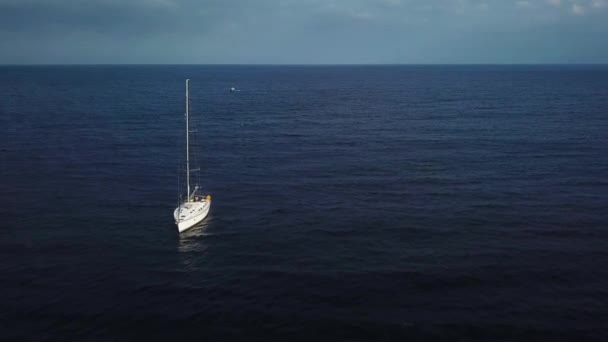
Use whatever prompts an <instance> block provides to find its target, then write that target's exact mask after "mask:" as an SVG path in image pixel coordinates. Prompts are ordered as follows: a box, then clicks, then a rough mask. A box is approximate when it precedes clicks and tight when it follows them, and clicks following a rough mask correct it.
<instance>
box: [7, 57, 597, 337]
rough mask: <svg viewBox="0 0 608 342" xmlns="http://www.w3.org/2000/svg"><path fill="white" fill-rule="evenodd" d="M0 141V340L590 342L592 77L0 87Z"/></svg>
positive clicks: (349, 75)
mask: <svg viewBox="0 0 608 342" xmlns="http://www.w3.org/2000/svg"><path fill="white" fill-rule="evenodd" d="M187 78H188V79H190V105H191V107H190V114H191V117H192V118H191V119H192V125H193V126H195V128H196V129H195V131H196V132H193V133H192V134H193V136H195V137H196V139H195V141H194V145H195V146H194V147H193V150H194V154H193V158H194V159H195V160H196V162H197V164H198V165H199V166H200V168H201V170H200V172H197V173H196V175H195V176H194V178H195V180H196V181H197V182H199V183H200V185H201V186H202V189H203V191H204V192H206V193H207V192H208V193H210V194H211V195H212V197H213V203H212V206H211V211H210V214H209V216H208V217H207V219H206V220H205V221H204V223H203V224H201V225H200V226H197V227H195V228H192V229H191V230H189V231H187V232H185V233H182V234H178V233H177V229H176V226H175V223H174V220H173V210H174V209H175V207H176V206H177V204H178V200H179V198H178V188H179V186H178V175H182V179H181V181H182V184H183V170H184V166H183V161H184V158H185V157H184V154H185V152H184V149H185V143H184V141H185V137H184V135H185V118H184V111H185V98H184V91H185V90H184V85H185V84H184V81H185V79H187ZM231 87H235V88H236V89H238V90H239V91H235V92H231V91H230V88H231ZM0 129H1V132H0V133H1V134H0V136H1V137H0V204H1V205H0V215H1V218H2V221H1V223H0V339H3V340H4V339H15V340H44V339H54V340H77V341H86V340H184V339H187V340H197V341H204V340H222V341H226V340H242V341H272V340H275V341H321V340H327V341H393V340H394V341H406V340H450V341H462V340H466V341H469V340H476V341H489V340H512V341H521V340H546V341H555V340H577V341H580V340H606V339H608V267H607V266H608V66H605V65H587V66H585V65H579V66H565V65H545V66H543V65H537V66H525V65H521V66H491V65H486V66H475V65H468V66H390V65H386V66H270V65H269V66H264V65H258V66H238V65H234V66H213V65H207V66H204V65H203V66H199V65H180V66H175V65H174V66H171V65H141V66H134V65H116V66H104V65H99V66H2V67H0Z"/></svg>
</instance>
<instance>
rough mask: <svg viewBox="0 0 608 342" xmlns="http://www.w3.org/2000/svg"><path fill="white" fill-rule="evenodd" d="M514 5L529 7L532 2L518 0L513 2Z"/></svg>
mask: <svg viewBox="0 0 608 342" xmlns="http://www.w3.org/2000/svg"><path fill="white" fill-rule="evenodd" d="M515 6H517V7H518V8H530V7H532V4H531V3H530V1H527V0H520V1H517V2H516V3H515Z"/></svg>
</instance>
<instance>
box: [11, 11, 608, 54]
mask: <svg viewBox="0 0 608 342" xmlns="http://www.w3.org/2000/svg"><path fill="white" fill-rule="evenodd" d="M115 63H116V64H183V63H185V64H217V63H219V64H463V63H464V64H477V63H482V64H503V63H504V64H518V63H532V64H534V63H608V0H0V64H115Z"/></svg>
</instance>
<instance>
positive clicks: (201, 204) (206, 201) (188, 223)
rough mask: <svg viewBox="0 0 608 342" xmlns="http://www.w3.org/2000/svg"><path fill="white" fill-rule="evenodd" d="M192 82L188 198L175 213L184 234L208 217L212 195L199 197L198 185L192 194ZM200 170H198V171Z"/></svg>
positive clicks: (187, 142)
mask: <svg viewBox="0 0 608 342" xmlns="http://www.w3.org/2000/svg"><path fill="white" fill-rule="evenodd" d="M189 82H190V80H189V79H188V80H186V191H187V192H186V198H185V199H184V200H183V202H181V203H180V204H179V205H178V207H177V208H175V211H174V212H173V218H174V219H175V224H176V225H177V230H178V232H180V233H181V232H183V231H185V230H187V229H188V228H191V227H192V226H194V225H196V224H197V223H199V222H201V221H202V220H204V219H205V217H207V214H208V213H209V208H210V207H211V195H206V196H202V195H197V193H196V192H197V191H198V189H199V187H198V185H197V186H195V187H194V190H193V191H192V192H190V172H191V171H196V170H191V169H190V130H189V129H190V127H189V125H190V113H189V99H188V86H189ZM197 170H198V169H197Z"/></svg>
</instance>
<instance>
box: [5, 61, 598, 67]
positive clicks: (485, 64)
mask: <svg viewBox="0 0 608 342" xmlns="http://www.w3.org/2000/svg"><path fill="white" fill-rule="evenodd" d="M551 65H553V66H594V65H595V66H600V65H602V66H603V65H608V62H601V63H588V62H581V63H21V64H19V63H0V67H4V66H551Z"/></svg>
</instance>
